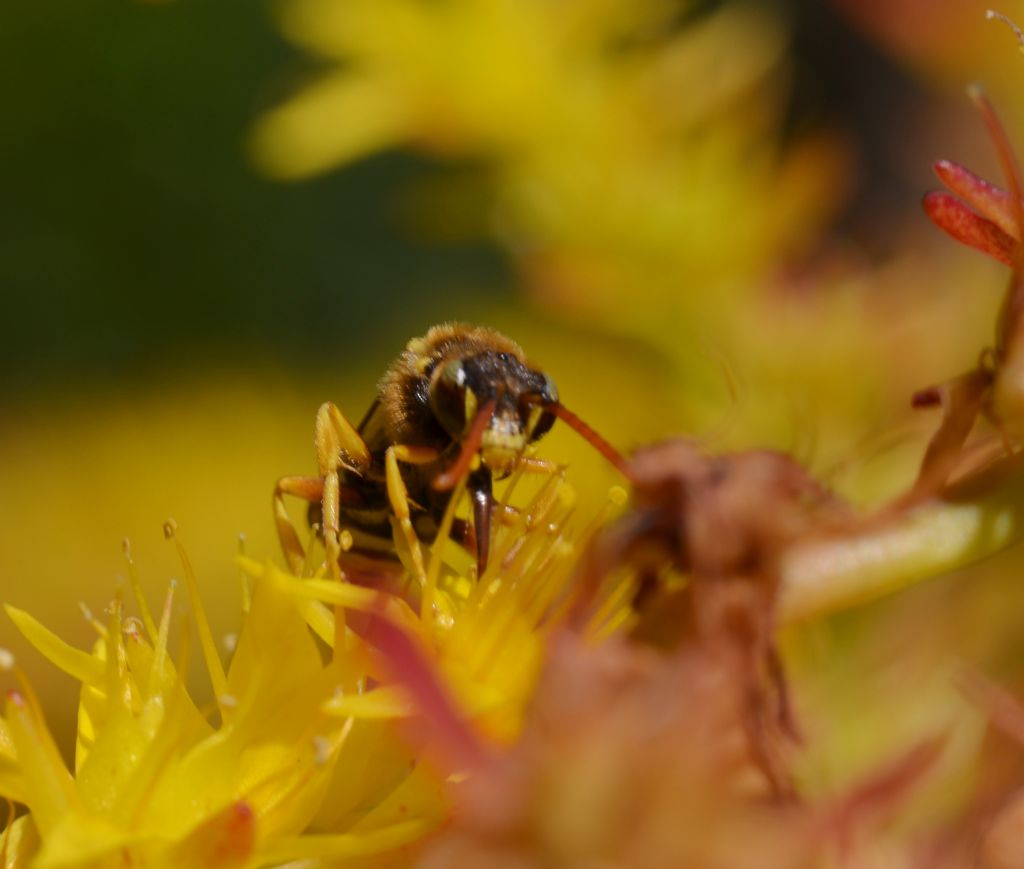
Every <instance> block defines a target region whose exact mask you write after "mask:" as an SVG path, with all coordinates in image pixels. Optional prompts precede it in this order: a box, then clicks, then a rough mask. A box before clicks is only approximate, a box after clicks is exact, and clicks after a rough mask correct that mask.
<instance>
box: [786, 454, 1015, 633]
mask: <svg viewBox="0 0 1024 869" xmlns="http://www.w3.org/2000/svg"><path fill="white" fill-rule="evenodd" d="M1021 539H1024V462H1022V460H1021V458H1020V457H1019V456H1013V457H1010V458H1007V459H1002V460H1000V461H998V462H996V463H994V464H993V465H992V466H990V467H989V468H987V469H985V470H984V471H982V472H980V473H977V474H974V475H972V476H971V478H970V479H968V480H965V481H964V482H963V483H961V484H958V485H957V486H955V487H951V488H950V489H949V490H948V491H947V492H946V493H945V494H944V495H943V497H942V498H939V499H935V500H932V501H928V502H925V503H923V504H919V505H917V506H915V507H913V508H911V509H907V510H903V511H897V512H892V513H891V514H888V515H886V516H885V518H884V519H883V518H879V519H877V520H869V521H866V522H865V523H863V525H861V526H859V528H858V530H856V531H853V532H850V533H847V534H843V535H840V536H835V537H827V538H818V539H811V540H805V541H802V542H800V543H798V544H796V545H794V546H793V547H792V548H791V549H790V550H789V551H788V552H787V553H786V554H785V555H784V557H783V560H782V593H781V600H780V604H779V607H780V618H781V620H782V621H783V622H794V621H802V620H805V619H810V618H815V617H817V616H821V615H825V614H827V613H830V612H834V611H836V610H840V609H846V608H849V607H851V606H855V605H857V604H859V603H863V602H865V601H868V600H872V599H874V598H876V597H881V596H882V595H885V594H888V593H890V592H893V591H897V590H899V589H902V588H906V587H907V586H909V585H912V584H914V583H916V582H920V581H922V580H925V579H930V578H932V577H935V576H940V575H942V574H946V573H949V572H950V571H952V570H956V569H957V568H961V567H965V566H967V565H969V564H973V563H974V562H977V561H980V560H981V559H983V558H987V557H989V556H990V555H994V554H995V553H997V552H999V551H1001V550H1003V549H1005V548H1007V547H1008V546H1010V545H1012V544H1014V543H1016V542H1017V541H1019V540H1021Z"/></svg>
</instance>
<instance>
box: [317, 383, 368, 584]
mask: <svg viewBox="0 0 1024 869" xmlns="http://www.w3.org/2000/svg"><path fill="white" fill-rule="evenodd" d="M313 442H314V443H315V445H316V459H317V463H318V464H319V466H320V475H321V476H322V477H323V493H322V495H321V498H320V501H321V506H322V509H323V529H324V546H325V548H326V549H327V563H328V564H329V565H331V571H332V572H333V573H334V574H335V575H338V573H339V567H338V556H339V555H340V554H341V548H342V547H341V543H340V540H339V537H340V534H341V523H340V513H341V479H340V477H339V474H338V471H339V469H340V468H343V467H348V468H352V469H353V470H355V471H356V472H360V471H362V470H364V469H365V468H367V467H369V465H370V450H369V449H368V448H367V446H366V444H365V443H363V439H362V438H361V437H360V436H359V432H358V431H356V429H355V426H353V425H352V423H350V422H349V421H348V420H347V419H346V418H345V415H344V414H343V413H342V412H341V411H340V410H338V407H337V405H336V404H334V402H332V401H325V402H324V403H323V404H321V405H320V409H319V410H317V412H316V428H315V431H314V434H313Z"/></svg>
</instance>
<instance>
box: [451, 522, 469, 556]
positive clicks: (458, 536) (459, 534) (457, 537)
mask: <svg viewBox="0 0 1024 869" xmlns="http://www.w3.org/2000/svg"><path fill="white" fill-rule="evenodd" d="M448 536H449V537H451V539H452V540H454V541H455V542H456V543H458V544H459V546H461V547H462V548H463V549H465V550H466V551H467V552H476V532H475V531H474V530H473V523H472V522H470V521H468V520H466V519H460V518H458V517H456V518H455V519H454V520H453V521H452V530H451V533H450V534H449V535H448Z"/></svg>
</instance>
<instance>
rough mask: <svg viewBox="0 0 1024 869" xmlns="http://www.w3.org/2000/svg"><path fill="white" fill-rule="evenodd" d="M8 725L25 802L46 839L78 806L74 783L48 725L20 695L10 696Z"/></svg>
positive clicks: (12, 694)
mask: <svg viewBox="0 0 1024 869" xmlns="http://www.w3.org/2000/svg"><path fill="white" fill-rule="evenodd" d="M7 722H8V724H9V726H10V729H11V737H12V739H13V742H14V749H15V751H16V752H17V754H18V764H19V766H20V767H21V771H22V780H23V782H24V785H25V802H26V803H27V804H28V806H29V808H30V809H31V810H32V814H33V817H34V818H35V823H36V826H37V827H38V828H39V831H40V833H42V835H43V837H44V838H45V837H46V835H47V834H48V833H49V832H50V831H52V830H53V829H54V828H55V827H56V825H57V823H58V822H59V821H60V819H61V818H62V817H63V816H64V815H66V814H67V813H68V812H69V811H70V810H71V809H73V808H74V807H75V806H76V805H77V796H76V794H75V786H74V782H73V781H72V779H71V774H70V773H69V772H68V770H67V767H65V766H64V761H63V760H62V759H61V756H60V752H59V751H58V750H57V746H56V745H55V744H54V741H53V737H52V736H51V735H50V731H49V730H48V729H47V727H46V724H45V723H44V722H43V721H41V720H40V719H38V718H37V717H36V714H35V710H34V709H33V708H32V705H31V704H30V702H29V701H28V700H26V698H25V697H23V696H22V695H21V694H17V693H15V692H11V693H10V694H8V695H7Z"/></svg>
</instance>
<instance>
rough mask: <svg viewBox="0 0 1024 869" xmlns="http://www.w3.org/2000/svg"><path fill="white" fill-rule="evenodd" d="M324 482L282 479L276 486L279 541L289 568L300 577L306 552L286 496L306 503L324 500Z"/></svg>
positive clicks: (275, 508)
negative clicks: (288, 508)
mask: <svg viewBox="0 0 1024 869" xmlns="http://www.w3.org/2000/svg"><path fill="white" fill-rule="evenodd" d="M323 493H324V481H323V480H322V479H321V478H320V477H281V479H280V480H278V481H277V483H276V484H275V485H274V524H275V525H276V526H277V539H278V540H279V541H280V543H281V550H282V552H284V558H285V561H287V562H288V568H289V569H290V570H291V572H292V573H294V574H295V575H296V576H298V575H299V574H300V573H301V571H302V566H303V564H304V563H305V561H306V550H305V549H304V548H303V546H302V541H301V540H299V533H298V531H296V530H295V525H294V524H293V523H292V520H291V517H290V516H289V515H288V511H287V510H286V509H285V506H284V496H285V495H292V496H294V497H296V498H302V500H304V501H311V502H315V501H319V500H321V499H322V498H323Z"/></svg>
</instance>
